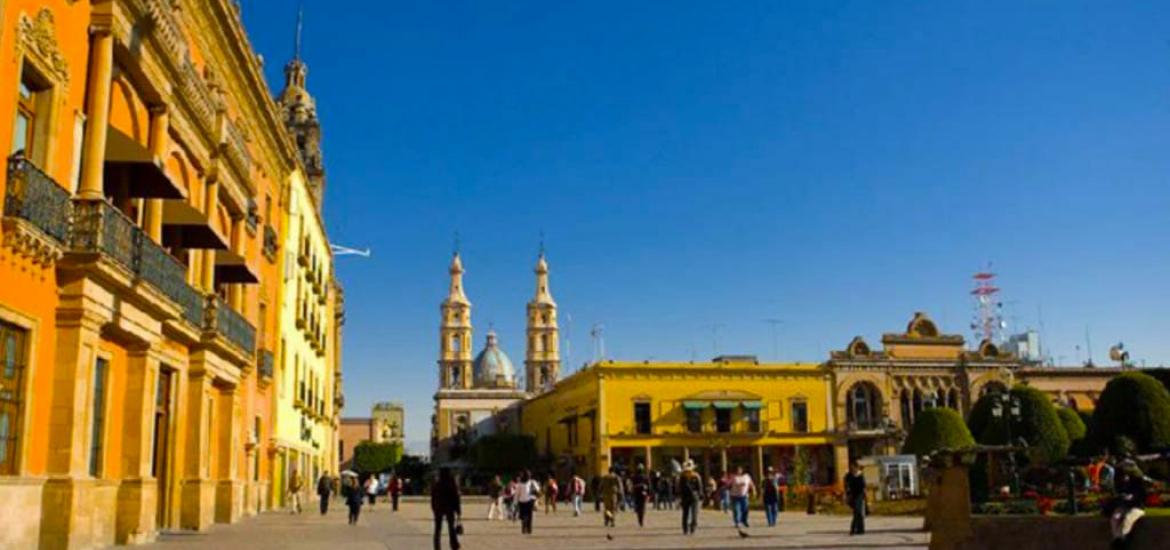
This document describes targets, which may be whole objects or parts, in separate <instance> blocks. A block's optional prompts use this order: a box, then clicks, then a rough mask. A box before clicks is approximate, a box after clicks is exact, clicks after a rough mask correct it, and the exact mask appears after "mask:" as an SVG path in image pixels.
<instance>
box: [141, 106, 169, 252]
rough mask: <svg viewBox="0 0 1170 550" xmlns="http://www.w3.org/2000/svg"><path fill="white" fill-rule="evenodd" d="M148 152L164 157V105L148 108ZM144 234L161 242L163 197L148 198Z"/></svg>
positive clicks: (167, 120) (165, 137)
mask: <svg viewBox="0 0 1170 550" xmlns="http://www.w3.org/2000/svg"><path fill="white" fill-rule="evenodd" d="M150 114H151V115H152V116H151V119H150V153H151V154H152V155H154V158H155V159H157V160H159V161H160V162H162V161H163V159H165V158H166V154H167V146H168V143H169V137H170V136H169V134H168V133H167V128H168V127H169V124H170V114H169V113H168V111H167V106H166V105H155V106H153V107H151V108H150ZM143 216H144V221H145V223H144V224H143V225H144V226H145V228H146V234H147V235H149V236H150V239H151V240H153V241H154V242H156V243H161V242H162V228H163V199H148V200H147V201H146V212H145V213H144V214H143Z"/></svg>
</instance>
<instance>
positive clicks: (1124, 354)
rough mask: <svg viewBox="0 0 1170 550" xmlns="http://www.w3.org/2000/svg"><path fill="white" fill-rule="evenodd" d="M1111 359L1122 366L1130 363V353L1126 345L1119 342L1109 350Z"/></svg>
mask: <svg viewBox="0 0 1170 550" xmlns="http://www.w3.org/2000/svg"><path fill="white" fill-rule="evenodd" d="M1109 358H1110V359H1112V360H1114V361H1117V362H1119V363H1121V364H1123V365H1124V364H1125V362H1126V361H1129V352H1128V351H1125V344H1123V343H1121V342H1118V343H1117V344H1116V345H1114V346H1111V347H1110V348H1109Z"/></svg>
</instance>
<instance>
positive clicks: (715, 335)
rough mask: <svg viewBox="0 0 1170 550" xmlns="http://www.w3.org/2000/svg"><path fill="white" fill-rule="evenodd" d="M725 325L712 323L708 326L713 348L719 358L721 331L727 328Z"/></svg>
mask: <svg viewBox="0 0 1170 550" xmlns="http://www.w3.org/2000/svg"><path fill="white" fill-rule="evenodd" d="M725 326H727V325H724V324H723V323H712V324H710V325H707V328H709V329H711V347H712V349H714V350H715V356H716V357H718V356H719V329H721V328H723V327H725Z"/></svg>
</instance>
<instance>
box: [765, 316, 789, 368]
mask: <svg viewBox="0 0 1170 550" xmlns="http://www.w3.org/2000/svg"><path fill="white" fill-rule="evenodd" d="M764 322H765V323H768V326H769V328H771V329H772V359H774V360H777V361H779V360H780V345H779V343H778V341H777V339H776V327H778V326H780V325H782V324H784V320H783V319H764Z"/></svg>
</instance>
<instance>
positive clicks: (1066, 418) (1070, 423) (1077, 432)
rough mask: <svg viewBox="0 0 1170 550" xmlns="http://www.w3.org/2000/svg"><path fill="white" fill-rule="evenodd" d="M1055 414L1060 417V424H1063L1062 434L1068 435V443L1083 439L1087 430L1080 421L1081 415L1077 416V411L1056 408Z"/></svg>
mask: <svg viewBox="0 0 1170 550" xmlns="http://www.w3.org/2000/svg"><path fill="white" fill-rule="evenodd" d="M1056 414H1057V415H1058V416H1060V423H1061V424H1064V433H1066V434H1068V440H1069V442H1070V443H1076V442H1077V441H1079V440H1081V439H1084V437H1085V434H1086V433H1087V432H1088V428H1087V427H1086V426H1085V422H1084V421H1083V420H1081V415H1080V414H1077V411H1074V410H1073V409H1071V408H1069V407H1057V408H1056Z"/></svg>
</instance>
